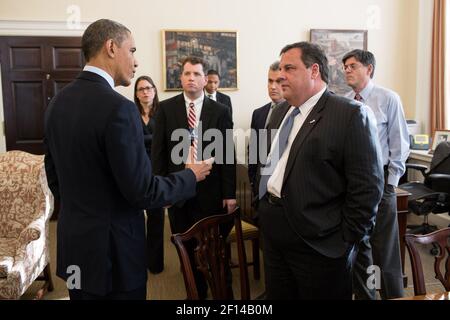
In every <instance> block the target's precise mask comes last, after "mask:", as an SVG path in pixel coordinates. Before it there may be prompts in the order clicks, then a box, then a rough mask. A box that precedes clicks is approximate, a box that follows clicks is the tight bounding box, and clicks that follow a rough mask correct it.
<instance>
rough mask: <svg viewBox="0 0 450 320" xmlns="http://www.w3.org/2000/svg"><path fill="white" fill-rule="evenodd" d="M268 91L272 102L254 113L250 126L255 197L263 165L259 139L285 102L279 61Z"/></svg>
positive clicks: (250, 169)
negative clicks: (258, 174)
mask: <svg viewBox="0 0 450 320" xmlns="http://www.w3.org/2000/svg"><path fill="white" fill-rule="evenodd" d="M267 91H268V93H269V97H270V100H272V101H271V102H269V103H268V104H265V105H264V106H262V107H260V108H258V109H255V110H254V111H253V114H252V122H251V124H250V129H251V130H252V132H251V135H250V142H249V148H248V158H249V160H248V178H249V180H250V185H251V187H252V192H253V195H257V194H258V188H257V185H256V183H255V182H256V172H257V167H258V164H260V163H261V158H260V154H259V148H258V145H259V141H260V140H259V137H260V136H265V135H264V133H263V130H264V129H265V128H266V126H267V124H268V123H269V120H270V117H271V115H272V112H273V110H274V109H276V108H277V107H278V106H279V105H280V104H282V103H283V102H285V100H284V98H283V90H282V89H281V80H280V62H279V61H275V62H274V63H272V64H271V65H270V68H269V73H268V77H267ZM267 152H268V150H267ZM266 155H267V154H266Z"/></svg>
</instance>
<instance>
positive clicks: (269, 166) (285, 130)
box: [258, 108, 300, 199]
mask: <svg viewBox="0 0 450 320" xmlns="http://www.w3.org/2000/svg"><path fill="white" fill-rule="evenodd" d="M299 113H300V109H299V108H294V110H292V112H291V114H290V115H289V117H288V118H287V119H286V121H285V122H284V123H283V126H282V127H281V129H280V134H279V135H278V141H276V142H275V143H276V145H274V146H273V148H272V150H273V151H276V150H277V148H278V154H277V153H276V152H272V154H271V155H270V159H268V162H267V163H266V164H265V165H263V166H261V179H260V181H259V194H258V196H259V199H262V197H264V195H265V194H266V193H267V182H269V179H270V177H271V176H272V174H273V171H274V170H275V167H276V166H277V163H278V161H279V160H280V158H281V156H282V155H283V152H284V150H285V149H286V146H287V143H288V139H289V134H290V133H291V130H292V126H293V124H294V119H295V117H296V116H297V115H298V114H299ZM274 156H275V157H274Z"/></svg>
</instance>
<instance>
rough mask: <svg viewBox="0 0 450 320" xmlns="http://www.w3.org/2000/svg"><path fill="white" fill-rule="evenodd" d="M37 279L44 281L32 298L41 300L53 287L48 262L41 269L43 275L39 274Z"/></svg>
mask: <svg viewBox="0 0 450 320" xmlns="http://www.w3.org/2000/svg"><path fill="white" fill-rule="evenodd" d="M36 280H37V281H44V284H43V285H42V287H41V288H40V289H39V290H38V292H37V293H36V295H35V297H34V300H41V299H42V298H43V297H44V295H45V294H46V293H47V292H51V291H53V289H54V286H53V280H52V274H51V272H50V263H48V264H47V265H46V266H45V268H44V271H43V275H42V276H39V277H38V278H37V279H36Z"/></svg>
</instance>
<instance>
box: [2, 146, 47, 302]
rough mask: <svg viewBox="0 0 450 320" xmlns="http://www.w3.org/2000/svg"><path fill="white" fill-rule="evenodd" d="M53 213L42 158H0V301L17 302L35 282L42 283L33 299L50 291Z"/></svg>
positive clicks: (11, 153) (12, 153)
mask: <svg viewBox="0 0 450 320" xmlns="http://www.w3.org/2000/svg"><path fill="white" fill-rule="evenodd" d="M52 212H53V196H52V194H51V192H50V190H49V188H48V186H47V178H46V175H45V170H44V157H43V156H37V155H32V154H29V153H26V152H22V151H8V152H6V153H2V154H0V299H19V298H20V297H21V296H22V295H23V293H24V292H25V291H26V290H27V289H28V287H29V286H30V285H31V284H32V283H33V282H34V281H35V280H44V281H45V282H44V285H43V287H42V288H41V289H40V290H39V291H38V293H37V295H36V298H38V299H40V298H42V296H43V294H44V293H45V292H46V291H47V290H48V291H52V290H53V284H52V280H51V276H50V268H49V260H50V254H49V241H48V233H49V220H50V216H51V214H52ZM41 274H42V275H41Z"/></svg>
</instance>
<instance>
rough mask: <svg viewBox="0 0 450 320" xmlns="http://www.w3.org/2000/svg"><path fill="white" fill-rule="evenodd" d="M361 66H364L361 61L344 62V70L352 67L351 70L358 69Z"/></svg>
mask: <svg viewBox="0 0 450 320" xmlns="http://www.w3.org/2000/svg"><path fill="white" fill-rule="evenodd" d="M360 67H362V64H360V63H352V64H343V65H342V70H344V71H347V69H350V71H354V70H356V69H359V68H360Z"/></svg>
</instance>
